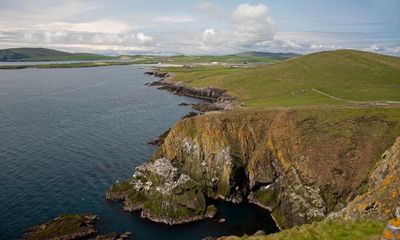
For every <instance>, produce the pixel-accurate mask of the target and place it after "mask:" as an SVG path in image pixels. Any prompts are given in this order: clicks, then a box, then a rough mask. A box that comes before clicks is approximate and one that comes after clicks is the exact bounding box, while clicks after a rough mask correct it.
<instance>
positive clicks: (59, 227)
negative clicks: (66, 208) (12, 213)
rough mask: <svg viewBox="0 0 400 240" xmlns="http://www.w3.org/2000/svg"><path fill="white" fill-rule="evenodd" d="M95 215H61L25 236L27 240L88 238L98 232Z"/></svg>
mask: <svg viewBox="0 0 400 240" xmlns="http://www.w3.org/2000/svg"><path fill="white" fill-rule="evenodd" d="M96 219H97V216H96V215H93V214H82V215H61V216H59V217H57V218H55V219H53V220H51V221H48V222H46V223H44V224H41V225H38V226H35V227H32V228H30V229H29V230H28V232H27V233H26V234H25V236H24V237H23V239H25V240H41V239H43V240H44V239H52V240H73V239H82V238H83V237H88V236H90V235H92V234H94V233H95V232H96V230H95V229H94V221H95V220H96Z"/></svg>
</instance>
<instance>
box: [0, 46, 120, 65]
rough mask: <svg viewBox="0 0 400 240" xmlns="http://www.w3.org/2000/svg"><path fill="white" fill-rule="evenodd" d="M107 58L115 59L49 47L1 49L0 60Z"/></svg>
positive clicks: (81, 59)
mask: <svg viewBox="0 0 400 240" xmlns="http://www.w3.org/2000/svg"><path fill="white" fill-rule="evenodd" d="M106 59H113V57H109V56H102V55H97V54H90V53H69V52H62V51H57V50H52V49H47V48H9V49H4V50H0V62H25V61H84V60H106Z"/></svg>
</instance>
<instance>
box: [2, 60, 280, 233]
mask: <svg viewBox="0 0 400 240" xmlns="http://www.w3.org/2000/svg"><path fill="white" fill-rule="evenodd" d="M145 68H146V67H145V66H110V67H97V68H76V69H22V70H0V136H1V141H0V164H1V165H2V169H1V171H0V183H1V185H0V206H1V208H0V239H16V238H20V237H21V236H22V235H23V232H24V230H26V229H27V228H28V227H29V226H32V225H36V224H40V223H42V222H45V221H47V220H49V219H51V218H54V217H56V216H57V215H59V214H61V213H82V212H91V213H94V214H97V215H99V216H100V220H99V221H98V229H99V230H100V233H103V232H104V233H105V232H109V231H118V232H124V231H127V230H129V231H131V232H133V235H134V238H135V239H160V238H163V239H187V238H188V237H190V238H192V239H200V238H203V237H205V236H221V235H230V234H236V235H242V234H244V233H247V234H252V233H254V232H255V231H257V230H260V229H262V230H265V231H266V232H275V231H277V229H276V226H275V225H274V223H273V221H272V219H271V217H270V215H269V213H268V212H267V211H266V210H264V209H262V208H259V207H257V206H255V205H250V204H240V205H232V204H230V203H223V202H217V203H216V205H217V207H218V210H219V213H218V215H217V217H216V220H206V221H200V222H195V223H191V224H185V225H179V226H173V227H170V226H167V225H162V224H155V223H152V222H150V221H148V220H145V219H142V218H140V217H139V216H138V215H137V214H129V213H126V212H123V211H122V210H121V208H120V206H118V204H115V203H110V202H107V201H106V200H105V192H106V191H107V189H108V188H109V186H110V185H111V184H112V183H113V182H115V181H116V180H126V179H128V178H129V177H131V175H132V173H133V170H134V168H135V167H136V166H138V165H140V164H142V163H144V162H146V161H147V160H148V159H150V158H151V156H152V154H153V153H154V151H155V149H156V148H155V147H154V146H150V145H148V144H147V142H149V141H151V140H152V139H154V138H155V137H157V136H158V135H159V134H161V133H162V132H164V131H165V130H166V129H168V128H170V127H172V126H173V125H174V124H175V123H176V122H177V121H178V120H179V119H180V118H181V117H182V116H184V115H185V114H186V113H188V112H189V111H191V108H190V106H178V104H179V103H182V102H186V103H196V102H198V101H197V100H196V99H192V98H186V97H178V96H174V95H172V94H170V93H168V92H164V91H159V90H157V89H156V88H150V87H147V86H144V84H146V83H149V82H152V81H155V80H156V79H155V78H153V77H150V76H146V75H144V74H143V73H144V72H145V71H146V69H145ZM219 218H226V220H227V221H226V223H218V221H217V220H218V219H219Z"/></svg>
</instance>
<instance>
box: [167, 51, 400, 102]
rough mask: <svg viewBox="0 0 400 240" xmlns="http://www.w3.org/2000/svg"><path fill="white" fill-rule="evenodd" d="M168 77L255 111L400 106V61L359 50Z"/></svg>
mask: <svg viewBox="0 0 400 240" xmlns="http://www.w3.org/2000/svg"><path fill="white" fill-rule="evenodd" d="M163 70H165V71H170V72H173V73H175V80H177V81H182V82H185V83H186V84H188V85H189V86H194V87H205V86H214V87H219V88H223V89H227V90H229V92H230V93H231V94H232V95H234V96H237V97H239V99H240V100H241V101H243V102H244V103H245V104H246V105H247V106H249V107H271V106H299V105H320V104H344V103H348V101H345V100H338V99H333V98H329V97H327V96H324V95H322V94H319V93H317V92H315V91H313V90H312V89H317V90H319V91H322V92H324V93H327V94H329V95H333V96H335V97H338V98H343V99H346V100H353V101H380V100H382V101H383V100H386V101H387V100H389V101H400V58H397V57H391V56H384V55H378V54H373V53H368V52H360V51H353V50H339V51H333V52H321V53H314V54H310V55H306V56H302V57H297V58H293V59H289V60H286V61H283V62H279V63H276V64H272V65H268V66H262V67H257V68H250V69H227V68H213V69H210V68H196V69H174V68H166V69H163Z"/></svg>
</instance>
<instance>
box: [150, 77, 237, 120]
mask: <svg viewBox="0 0 400 240" xmlns="http://www.w3.org/2000/svg"><path fill="white" fill-rule="evenodd" d="M144 74H146V75H150V76H154V77H156V78H159V80H157V81H154V82H152V83H149V84H146V85H147V86H149V87H157V89H159V90H166V91H168V92H170V93H172V94H174V95H178V96H186V97H192V98H197V99H200V100H203V102H202V103H199V104H196V105H193V108H194V109H195V110H198V111H200V112H209V111H229V110H233V109H234V107H235V106H237V105H238V103H239V101H238V99H237V98H235V97H233V96H231V95H229V94H228V91H227V90H224V89H219V88H212V87H206V88H194V87H188V86H186V85H185V84H183V83H182V82H176V81H174V80H172V79H173V75H172V74H170V73H168V72H160V71H158V70H152V71H147V72H145V73H144Z"/></svg>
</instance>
